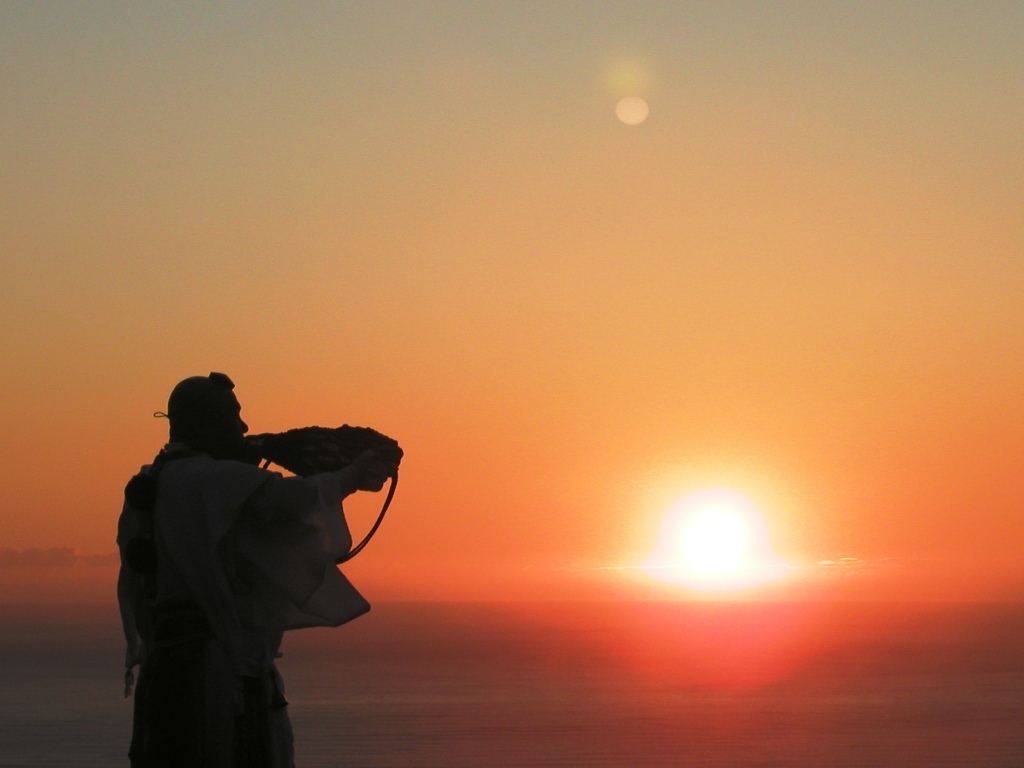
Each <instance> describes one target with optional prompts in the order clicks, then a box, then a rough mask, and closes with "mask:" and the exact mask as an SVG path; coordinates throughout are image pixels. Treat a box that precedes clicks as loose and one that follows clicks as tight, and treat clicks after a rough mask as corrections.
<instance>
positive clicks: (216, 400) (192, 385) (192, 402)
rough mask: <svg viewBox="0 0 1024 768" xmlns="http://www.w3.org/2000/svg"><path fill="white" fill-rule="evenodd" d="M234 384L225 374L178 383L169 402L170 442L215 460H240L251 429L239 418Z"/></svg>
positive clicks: (239, 410) (194, 378) (190, 378)
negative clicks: (197, 451) (246, 435)
mask: <svg viewBox="0 0 1024 768" xmlns="http://www.w3.org/2000/svg"><path fill="white" fill-rule="evenodd" d="M234 388H235V384H234V382H232V381H231V379H230V378H228V377H227V376H226V375H224V374H223V373H211V374H210V375H209V376H191V377H189V378H187V379H185V380H183V381H181V382H179V383H178V385H177V386H175V388H174V389H173V390H172V391H171V396H170V398H169V399H168V401H167V418H168V420H169V421H170V422H171V430H170V431H171V434H170V439H171V442H181V443H185V444H186V445H190V446H192V447H193V448H198V449H199V450H203V451H206V452H207V453H209V454H210V455H211V456H213V457H214V458H237V457H238V456H240V455H241V453H242V452H243V450H244V438H243V435H244V434H245V433H246V432H247V431H248V429H249V427H248V425H246V423H245V422H244V421H242V419H241V417H240V415H239V414H240V412H241V406H240V405H239V404H238V398H236V397H235V393H234V392H232V390H233V389H234Z"/></svg>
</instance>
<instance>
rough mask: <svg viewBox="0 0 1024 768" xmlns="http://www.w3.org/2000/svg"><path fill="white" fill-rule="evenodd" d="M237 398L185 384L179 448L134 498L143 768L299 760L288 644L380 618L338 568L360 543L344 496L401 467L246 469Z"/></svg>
mask: <svg viewBox="0 0 1024 768" xmlns="http://www.w3.org/2000/svg"><path fill="white" fill-rule="evenodd" d="M233 389H234V384H233V383H232V382H231V380H230V379H229V378H228V377H227V376H225V375H224V374H218V373H211V374H210V375H209V376H196V377H192V378H189V379H185V380H184V381H182V382H181V383H179V384H178V385H177V386H176V387H175V388H174V390H173V391H172V392H171V396H170V400H169V401H168V406H167V417H168V419H169V421H170V442H169V443H168V444H167V445H166V446H165V447H164V449H163V450H162V451H161V452H160V454H159V455H158V456H157V458H156V459H155V460H154V462H153V463H152V464H150V465H146V466H145V467H143V469H142V472H140V474H139V475H136V477H134V478H133V479H132V480H131V482H129V484H128V486H127V487H126V489H125V506H124V510H123V511H122V513H121V518H120V521H119V523H118V535H117V541H118V547H119V549H120V552H121V572H120V575H119V578H118V585H117V592H118V602H119V604H120V609H121V618H122V622H123V624H124V631H125V637H126V639H127V643H128V650H127V657H126V662H125V663H126V666H127V673H126V675H125V695H129V694H130V692H131V686H132V681H133V677H132V670H133V668H134V667H135V665H137V664H141V670H140V673H139V682H138V687H137V690H136V692H135V708H134V724H133V730H132V742H131V748H130V751H129V755H130V757H131V764H132V766H133V768H149V767H150V766H153V767H155V768H193V767H195V768H243V767H244V768H280V767H281V766H292V765H293V747H292V733H291V724H290V722H289V720H288V715H287V710H286V709H285V707H286V705H287V701H286V700H285V697H284V687H283V684H282V681H281V677H280V675H279V674H278V673H277V670H276V668H275V666H274V659H275V658H276V657H277V656H279V655H280V653H279V647H280V644H281V639H282V634H283V632H284V631H285V630H289V629H297V628H300V627H310V626H337V625H339V624H342V623H344V622H345V621H348V620H350V619H352V618H354V617H356V616H359V615H361V614H362V613H364V612H365V611H366V610H368V609H369V605H368V604H367V603H366V601H365V600H364V599H363V598H362V596H360V595H359V593H358V592H356V590H355V588H354V587H352V585H351V584H349V582H348V581H347V580H346V579H345V577H344V576H342V574H341V572H340V571H339V570H338V569H337V568H336V567H335V565H334V562H335V560H336V558H338V557H340V556H342V555H344V554H345V553H346V552H347V551H348V549H349V547H350V546H351V538H350V536H349V531H348V526H347V525H346V522H345V518H344V514H343V512H342V509H341V500H342V499H343V498H345V497H346V496H348V495H349V494H351V493H353V492H354V491H356V490H359V489H367V490H379V489H380V488H381V486H382V485H383V483H384V482H385V478H386V477H387V475H388V467H386V466H383V463H382V461H381V459H380V458H379V457H378V456H377V455H376V454H375V453H373V452H369V451H368V452H366V453H363V454H362V455H360V456H359V457H358V458H357V459H356V460H355V461H354V462H353V463H352V464H350V465H349V466H348V467H346V468H345V469H342V470H339V471H337V472H327V473H323V474H318V475H313V476H310V477H306V478H300V477H283V476H281V475H280V474H278V473H275V472H270V471H268V470H266V469H262V468H260V467H259V466H257V465H256V464H253V463H248V462H247V461H245V460H244V459H245V447H246V446H245V441H244V435H245V433H246V431H247V429H248V427H247V426H246V424H245V422H243V421H242V419H241V415H240V414H241V408H240V406H239V403H238V400H237V399H236V398H235V395H234V392H233V391H232V390H233Z"/></svg>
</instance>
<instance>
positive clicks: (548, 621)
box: [0, 603, 1024, 768]
mask: <svg viewBox="0 0 1024 768" xmlns="http://www.w3.org/2000/svg"><path fill="white" fill-rule="evenodd" d="M62 613H63V618H57V617H54V616H53V615H52V614H51V615H47V614H42V613H39V612H28V613H26V612H24V611H20V612H11V611H8V612H7V614H6V615H5V616H4V617H3V618H2V619H0V681H2V686H3V688H2V690H3V692H4V694H5V695H4V696H3V700H2V702H0V766H82V767H83V768H90V767H92V766H118V765H127V760H126V759H125V758H124V753H125V751H126V748H127V740H128V731H129V726H130V716H131V713H130V704H128V703H126V702H124V701H123V700H122V699H121V695H120V687H121V680H120V663H121V653H122V650H121V647H120V640H119V637H118V630H117V627H116V617H115V616H114V615H113V614H112V613H110V612H109V611H106V610H99V611H95V612H91V613H89V614H87V615H77V616H70V615H68V612H67V611H64V612H62ZM285 652H286V657H285V659H283V660H282V664H281V666H282V670H283V672H284V674H285V678H286V681H287V683H288V688H289V690H288V693H289V698H290V699H291V701H292V703H291V705H290V712H291V716H292V720H293V723H294V725H295V730H296V738H297V749H298V764H299V765H300V766H303V767H304V768H321V767H324V766H339V767H341V766H389V767H390V766H395V767H397V766H405V767H413V766H432V767H436V768H441V767H442V766H444V767H448V766H450V767H452V768H463V767H464V768H470V767H473V768H476V767H483V766H502V767H509V768H513V767H515V766H591V767H592V768H610V767H611V766H616V767H620V766H621V767H623V768H625V767H626V766H629V767H630V768H633V766H731V767H736V768H741V767H742V768H745V767H747V766H759V767H768V766H780V767H781V766H786V767H787V768H788V767H794V768H800V767H803V766H808V767H810V766H814V767H818V766H864V767H865V768H884V767H887V766H892V768H914V767H915V766H929V767H930V766H957V767H959V766H986V767H989V768H1024V605H1017V604H1015V605H1006V604H1002V605H956V606H934V605H932V606H926V605H890V604H886V605H882V604H873V605H864V604H833V605H823V604H811V603H804V604H793V603H788V604H787V603H771V604H744V603H732V604H693V603H689V604H664V603H662V604H622V603H599V604H585V605H584V604H576V605H558V604H545V605H512V604H510V605H493V606H483V605H429V604H392V605H379V606H377V607H375V608H374V610H373V612H371V614H370V615H369V616H366V617H364V618H362V619H359V620H357V621H356V622H355V623H353V624H352V625H350V626H348V627H343V628H341V629H338V630H315V631H311V630H306V631H303V632H298V633H293V634H292V635H290V636H289V638H288V639H287V640H286V644H285Z"/></svg>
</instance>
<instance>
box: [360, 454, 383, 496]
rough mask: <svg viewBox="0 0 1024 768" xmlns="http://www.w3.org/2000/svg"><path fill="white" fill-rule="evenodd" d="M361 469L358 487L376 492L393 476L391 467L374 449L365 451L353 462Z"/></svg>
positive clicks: (361, 489)
mask: <svg viewBox="0 0 1024 768" xmlns="http://www.w3.org/2000/svg"><path fill="white" fill-rule="evenodd" d="M352 464H354V465H355V466H356V467H357V468H358V470H359V475H360V476H359V478H358V479H357V480H356V488H357V489H358V490H360V491H372V492H374V493H376V492H377V491H379V490H381V489H382V488H383V487H384V483H386V482H387V480H388V478H389V477H390V476H391V467H390V466H389V464H388V463H387V462H385V461H384V460H383V459H382V458H381V456H380V454H379V453H377V451H374V450H369V451H363V452H362V453H361V454H359V455H358V456H356V458H355V460H354V461H353V462H352Z"/></svg>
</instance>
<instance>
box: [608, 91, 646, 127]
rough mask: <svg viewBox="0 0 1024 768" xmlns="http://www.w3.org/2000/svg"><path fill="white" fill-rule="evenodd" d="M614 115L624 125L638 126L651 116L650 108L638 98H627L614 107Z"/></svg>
mask: <svg viewBox="0 0 1024 768" xmlns="http://www.w3.org/2000/svg"><path fill="white" fill-rule="evenodd" d="M615 114H616V116H617V117H618V118H619V120H621V121H622V122H624V123H625V124H626V125H640V123H642V122H643V121H644V120H646V119H647V116H648V115H650V114H651V108H650V107H649V106H647V102H646V101H644V100H643V99H641V98H640V97H639V96H627V97H626V98H624V99H620V100H619V103H618V104H616V105H615Z"/></svg>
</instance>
